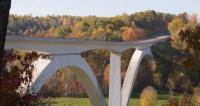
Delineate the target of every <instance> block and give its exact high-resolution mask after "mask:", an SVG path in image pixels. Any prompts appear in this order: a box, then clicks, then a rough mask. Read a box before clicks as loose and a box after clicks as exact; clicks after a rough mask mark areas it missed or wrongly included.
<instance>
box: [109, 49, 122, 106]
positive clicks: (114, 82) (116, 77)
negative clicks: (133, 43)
mask: <svg viewBox="0 0 200 106" xmlns="http://www.w3.org/2000/svg"><path fill="white" fill-rule="evenodd" d="M109 106H121V53H114V52H113V53H111V54H110V77H109Z"/></svg>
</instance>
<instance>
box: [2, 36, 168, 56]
mask: <svg viewBox="0 0 200 106" xmlns="http://www.w3.org/2000/svg"><path fill="white" fill-rule="evenodd" d="M168 38H169V35H165V36H159V37H156V38H152V39H147V40H140V41H129V42H111V41H96V40H80V39H65V38H45V37H30V36H21V35H18V36H17V35H15V36H14V35H8V36H7V38H6V44H5V49H10V48H16V49H26V50H27V49H28V50H36V51H44V52H49V53H81V52H84V51H87V50H91V49H106V50H109V51H115V52H122V51H124V50H126V49H129V48H139V49H141V48H146V47H150V46H152V45H154V44H156V43H158V42H162V41H165V40H166V39H168Z"/></svg>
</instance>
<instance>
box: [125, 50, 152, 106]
mask: <svg viewBox="0 0 200 106" xmlns="http://www.w3.org/2000/svg"><path fill="white" fill-rule="evenodd" d="M145 55H150V56H152V53H151V50H150V48H144V49H136V50H135V52H134V53H133V55H132V57H131V60H130V62H129V66H128V69H127V73H126V76H125V79H124V83H123V87H122V106H127V105H128V102H129V98H130V96H131V94H132V90H133V86H134V82H135V79H136V76H137V73H138V68H139V66H140V63H141V61H142V59H143V57H144V56H145Z"/></svg>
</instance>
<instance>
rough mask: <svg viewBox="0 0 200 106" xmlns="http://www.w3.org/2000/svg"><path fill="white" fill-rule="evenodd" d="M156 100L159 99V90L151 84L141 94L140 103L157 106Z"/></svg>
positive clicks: (144, 105)
mask: <svg viewBox="0 0 200 106" xmlns="http://www.w3.org/2000/svg"><path fill="white" fill-rule="evenodd" d="M156 100H157V91H156V90H155V89H154V88H153V87H151V86H148V87H146V88H144V90H143V91H142V93H141V95H140V105H141V106H155V102H156Z"/></svg>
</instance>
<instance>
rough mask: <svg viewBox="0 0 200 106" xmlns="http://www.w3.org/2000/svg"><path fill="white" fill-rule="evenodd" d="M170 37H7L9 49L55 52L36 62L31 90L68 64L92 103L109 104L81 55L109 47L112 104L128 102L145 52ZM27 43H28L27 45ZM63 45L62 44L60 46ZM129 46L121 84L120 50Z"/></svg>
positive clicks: (110, 98) (34, 92) (123, 105)
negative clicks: (111, 39)
mask: <svg viewBox="0 0 200 106" xmlns="http://www.w3.org/2000/svg"><path fill="white" fill-rule="evenodd" d="M166 39H168V36H164V37H161V38H156V39H150V40H146V41H139V42H129V43H120V42H117V43H116V42H114V43H112V42H109V43H108V42H107V43H106V42H95V41H92V42H90V41H89V42H82V41H64V40H60V41H59V40H55V41H53V40H50V41H48V40H47V39H42V40H39V39H37V40H29V42H28V41H27V38H25V39H19V38H18V39H17V38H16V39H14V38H12V37H11V38H7V41H6V45H5V47H6V49H10V48H16V49H22V50H27V49H28V50H36V51H41V52H47V53H49V54H52V58H51V60H49V59H38V60H37V61H35V62H34V63H33V64H34V66H35V71H34V72H33V79H32V81H33V82H32V87H31V92H30V93H32V94H36V93H37V92H38V91H39V90H40V88H41V87H42V85H43V84H44V83H45V81H47V80H48V79H49V78H50V77H51V76H52V75H53V74H54V73H56V71H57V70H58V69H61V68H64V67H66V66H68V67H69V68H70V70H72V72H73V73H74V74H75V75H76V76H77V78H78V79H79V81H80V82H81V84H82V85H83V87H84V88H85V90H86V92H87V94H88V96H89V99H90V101H91V103H92V106H106V102H105V98H104V96H103V93H102V91H101V88H100V86H99V83H98V81H97V78H96V76H95V74H94V72H93V71H92V69H91V68H90V66H89V65H88V63H87V62H86V61H85V60H84V59H83V58H82V57H81V56H80V53H82V52H84V51H88V50H91V49H98V48H101V49H102V48H103V49H106V50H109V51H110V74H109V75H110V77H109V106H127V105H128V101H129V97H130V95H131V93H132V88H133V86H134V82H135V79H136V75H137V72H138V68H139V66H140V63H141V61H142V59H143V57H144V56H146V55H150V56H152V53H151V46H152V45H153V44H156V43H158V42H161V41H164V40H166ZM24 45H27V46H26V47H25V46H24ZM59 47H61V48H59ZM129 48H135V52H134V53H133V55H132V57H131V60H130V63H129V66H128V69H127V73H126V77H125V80H124V83H123V85H121V53H122V52H123V51H125V50H127V49H129Z"/></svg>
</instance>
